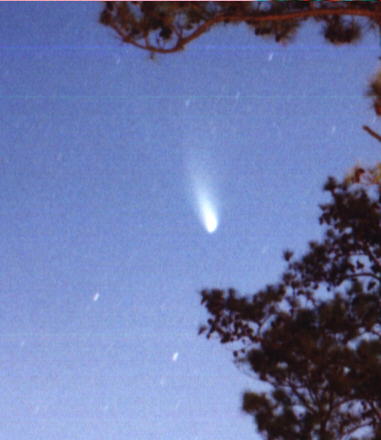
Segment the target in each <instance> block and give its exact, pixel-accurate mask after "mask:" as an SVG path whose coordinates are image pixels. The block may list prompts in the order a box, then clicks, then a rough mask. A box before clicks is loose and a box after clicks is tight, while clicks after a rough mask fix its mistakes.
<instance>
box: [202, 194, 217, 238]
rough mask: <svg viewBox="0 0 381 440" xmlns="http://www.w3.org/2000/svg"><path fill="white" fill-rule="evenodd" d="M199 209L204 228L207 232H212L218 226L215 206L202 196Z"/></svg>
mask: <svg viewBox="0 0 381 440" xmlns="http://www.w3.org/2000/svg"><path fill="white" fill-rule="evenodd" d="M199 209H200V216H201V220H202V223H203V225H204V227H205V229H206V230H207V232H209V234H213V232H214V231H215V230H216V229H217V227H218V217H217V213H216V210H215V208H214V207H213V205H212V204H211V203H210V201H209V200H208V199H204V198H202V200H201V201H200V207H199Z"/></svg>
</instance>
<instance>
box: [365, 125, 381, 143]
mask: <svg viewBox="0 0 381 440" xmlns="http://www.w3.org/2000/svg"><path fill="white" fill-rule="evenodd" d="M362 128H363V129H364V130H365V131H367V132H368V133H369V134H370V135H371V136H373V137H374V138H376V139H377V140H378V141H379V142H381V135H379V134H378V133H376V132H375V131H374V130H372V129H371V128H370V127H368V126H367V125H363V126H362Z"/></svg>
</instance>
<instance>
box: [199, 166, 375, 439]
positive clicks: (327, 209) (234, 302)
mask: <svg viewBox="0 0 381 440" xmlns="http://www.w3.org/2000/svg"><path fill="white" fill-rule="evenodd" d="M377 167H378V168H379V167H380V165H377ZM377 167H376V168H375V169H374V172H376V171H377V170H378V168H377ZM367 172H368V173H369V171H364V173H365V174H366V173H367ZM369 176H370V177H372V176H371V175H370V174H368V177H369ZM357 177H358V176H357ZM370 177H369V178H370ZM356 179H357V180H355V181H356V182H360V183H356V184H354V183H338V182H337V181H335V180H334V179H333V178H330V179H329V180H328V182H327V183H326V185H325V190H326V191H328V192H329V193H330V195H331V197H332V200H331V201H330V202H329V203H327V204H324V205H321V216H320V223H321V225H322V226H323V227H324V234H323V237H322V239H321V240H320V241H314V242H311V243H310V244H309V249H308V252H307V253H306V254H305V255H304V256H303V257H301V258H295V257H294V256H293V253H292V252H291V251H286V252H285V253H284V259H285V261H286V264H287V267H286V270H285V272H284V273H283V276H282V278H281V281H280V282H278V283H277V284H272V285H268V286H267V287H265V288H264V289H263V290H260V291H259V292H256V293H255V294H254V295H251V296H240V295H239V294H237V292H236V291H235V290H233V289H229V290H227V291H225V290H219V289H212V290H204V291H202V292H201V296H202V304H203V305H204V306H205V307H206V309H207V311H208V313H209V315H210V318H209V319H208V321H207V324H206V325H205V326H202V327H201V328H200V332H201V333H205V334H206V336H207V337H208V338H210V337H211V336H217V337H218V339H219V340H220V342H221V343H223V344H227V343H231V344H233V349H234V352H233V354H234V358H235V362H236V363H237V364H238V365H240V366H242V367H243V368H245V369H247V371H248V372H250V373H251V374H253V376H254V377H255V378H257V379H258V380H260V381H263V382H264V383H265V384H266V385H267V388H266V389H267V391H265V392H263V391H262V392H255V390H253V391H247V392H245V393H244V396H243V404H242V406H243V410H244V411H245V412H247V413H249V414H251V415H252V416H253V417H254V420H255V422H256V425H257V428H258V430H259V432H260V433H261V434H262V435H263V436H264V438H266V439H269V440H275V439H276V440H295V439H306V440H312V439H320V440H340V439H346V440H349V439H351V440H355V439H373V440H376V439H377V440H379V439H381V339H380V337H381V284H380V283H381V189H380V186H379V185H374V184H373V185H369V183H374V180H373V181H371V180H366V183H367V185H365V184H361V178H356ZM352 182H353V180H352Z"/></svg>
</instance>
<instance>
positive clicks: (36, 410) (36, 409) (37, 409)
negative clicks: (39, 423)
mask: <svg viewBox="0 0 381 440" xmlns="http://www.w3.org/2000/svg"><path fill="white" fill-rule="evenodd" d="M39 412H40V405H36V406H35V407H34V408H33V414H38V413H39Z"/></svg>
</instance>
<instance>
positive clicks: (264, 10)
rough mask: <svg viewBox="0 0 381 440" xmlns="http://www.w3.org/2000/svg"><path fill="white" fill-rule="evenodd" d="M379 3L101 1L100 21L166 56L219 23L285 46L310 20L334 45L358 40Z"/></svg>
mask: <svg viewBox="0 0 381 440" xmlns="http://www.w3.org/2000/svg"><path fill="white" fill-rule="evenodd" d="M380 18H381V5H380V4H379V2H356V1H344V2H340V1H339V2H337V1H335V2H332V1H319V2H316V1H313V2H312V1H311V2H310V1H269V2H229V1H228V2H187V1H170V2H140V1H135V2H119V1H116V2H115V1H110V2H105V6H104V9H103V11H102V13H101V16H100V22H101V23H102V24H104V25H106V26H110V27H111V28H113V29H114V30H115V31H116V32H117V33H118V35H119V36H120V38H121V39H122V41H124V42H126V43H129V44H132V45H134V46H136V47H139V48H142V49H145V50H148V51H149V52H151V53H154V52H158V53H170V52H176V51H179V50H181V49H183V48H184V47H185V46H186V45H187V44H188V43H189V42H191V41H192V40H194V39H196V38H198V37H200V36H201V35H203V34H204V33H206V32H207V31H209V30H210V29H212V28H214V27H215V26H218V25H221V24H222V25H224V24H225V25H227V24H240V23H245V24H246V25H247V26H249V28H250V29H252V30H253V31H254V34H255V35H259V36H263V37H270V38H272V39H273V40H275V41H276V42H288V41H289V40H291V39H292V38H293V37H294V36H295V35H296V33H297V31H298V29H299V28H300V26H301V25H302V24H303V23H304V22H306V21H308V20H314V21H316V22H319V23H320V24H321V25H322V34H323V35H324V37H325V39H326V40H327V41H329V42H331V43H333V44H346V43H352V42H354V41H357V40H359V39H360V38H361V33H362V31H363V30H369V29H370V28H373V29H379V27H380V22H381V21H380Z"/></svg>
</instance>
